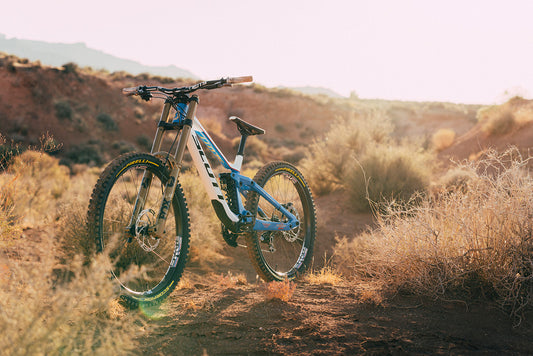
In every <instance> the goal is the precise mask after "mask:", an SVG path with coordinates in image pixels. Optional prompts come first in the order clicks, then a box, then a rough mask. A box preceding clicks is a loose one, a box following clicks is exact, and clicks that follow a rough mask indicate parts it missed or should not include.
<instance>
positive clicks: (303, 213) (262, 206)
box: [257, 172, 310, 278]
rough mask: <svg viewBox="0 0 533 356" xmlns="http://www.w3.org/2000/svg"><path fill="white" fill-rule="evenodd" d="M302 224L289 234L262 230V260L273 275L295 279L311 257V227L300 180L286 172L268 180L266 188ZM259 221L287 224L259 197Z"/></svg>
mask: <svg viewBox="0 0 533 356" xmlns="http://www.w3.org/2000/svg"><path fill="white" fill-rule="evenodd" d="M263 188H264V189H265V190H266V191H267V192H268V193H269V194H270V195H271V196H272V197H273V198H274V199H276V201H278V202H279V203H281V204H282V205H284V206H285V208H286V209H288V210H289V211H290V212H291V213H292V214H293V215H295V216H296V217H297V218H298V220H299V221H300V225H299V226H297V227H296V228H294V229H292V230H289V231H274V232H273V231H258V232H257V236H258V238H259V244H260V246H261V254H262V258H263V260H264V262H265V264H266V266H267V267H268V268H269V269H270V272H271V273H273V274H274V275H277V276H278V277H280V278H285V277H287V278H293V277H295V274H296V271H297V270H298V269H299V268H300V267H301V265H302V263H303V261H304V259H305V257H306V254H307V252H308V251H307V249H308V247H307V242H308V241H307V240H306V239H307V235H308V232H309V228H310V226H309V225H310V219H309V206H308V204H306V197H305V192H304V189H303V187H302V186H301V185H300V184H299V182H298V181H297V179H296V178H295V177H293V176H292V175H290V174H287V173H285V172H277V173H274V174H273V175H272V176H270V177H269V178H268V180H267V181H266V183H265V185H264V187H263ZM257 210H258V214H257V218H259V219H263V220H269V221H276V222H277V221H283V222H285V221H286V218H285V217H284V216H283V214H282V213H281V212H280V211H279V210H277V209H275V208H274V207H273V206H272V205H271V204H269V203H268V202H267V201H266V200H264V199H263V198H259V203H258V209H257Z"/></svg>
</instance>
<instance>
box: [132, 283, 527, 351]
mask: <svg viewBox="0 0 533 356" xmlns="http://www.w3.org/2000/svg"><path fill="white" fill-rule="evenodd" d="M189 276H190V275H189ZM189 278H191V277H189ZM192 278H193V279H194V278H195V277H192ZM362 295H363V294H362V289H361V288H359V287H358V284H357V283H353V284H348V283H346V282H343V283H341V284H340V285H335V286H333V285H312V284H309V283H303V282H301V283H298V285H297V288H296V291H295V293H294V295H293V296H292V298H291V299H290V300H289V301H288V302H283V301H280V300H278V299H271V300H268V299H267V298H266V295H265V293H264V284H244V285H238V284H236V285H234V286H231V287H224V286H221V285H220V283H219V284H217V282H216V280H214V279H212V278H211V280H207V281H205V282H202V283H200V282H198V283H193V284H191V285H190V287H189V288H182V289H179V290H177V291H175V292H174V293H173V294H172V296H171V298H170V299H169V301H168V302H167V303H165V304H164V305H163V306H162V307H161V308H160V309H158V310H150V311H146V313H147V314H152V313H154V312H155V314H156V316H157V317H156V318H154V320H153V321H151V322H150V325H151V326H152V327H153V328H154V329H153V330H152V332H150V333H148V334H147V335H146V336H145V337H144V338H143V339H141V340H140V343H141V345H142V347H141V349H140V350H139V354H153V355H203V354H207V355H296V354H297V355H321V354H324V355H325V354H327V355H331V354H349V355H352V354H376V355H387V354H391V355H403V354H409V355H413V354H456V355H465V354H494V355H506V354H507V355H516V354H530V352H531V351H532V350H533V329H532V328H531V325H525V324H524V325H522V326H521V327H520V328H516V329H514V328H513V327H512V321H511V320H510V319H509V317H507V316H506V315H505V314H503V313H502V312H501V311H499V310H497V309H496V308H495V307H493V306H491V305H488V304H473V305H468V306H467V305H466V304H464V303H458V302H442V301H441V302H433V301H428V300H422V299H419V298H416V297H396V298H393V299H392V300H391V301H387V302H386V303H384V304H382V305H376V304H374V303H372V302H361V300H362Z"/></svg>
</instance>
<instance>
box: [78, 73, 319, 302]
mask: <svg viewBox="0 0 533 356" xmlns="http://www.w3.org/2000/svg"><path fill="white" fill-rule="evenodd" d="M250 81H252V77H251V76H250V77H235V78H222V79H218V80H211V81H204V82H201V83H198V84H195V85H192V86H184V87H179V88H163V87H159V86H138V87H133V88H124V89H123V90H122V91H123V94H125V95H127V96H133V95H137V96H139V97H140V98H141V99H143V100H146V101H149V100H151V99H152V98H159V99H163V100H164V105H163V110H162V112H161V116H160V119H159V122H158V124H157V130H156V133H155V137H154V140H153V143H152V148H151V151H150V153H138V152H131V153H126V154H124V155H122V156H119V157H118V158H116V159H114V160H113V161H112V162H111V163H109V165H108V166H107V167H106V168H105V170H104V171H103V172H102V174H101V175H100V177H99V179H98V181H97V183H96V185H95V187H94V190H93V192H92V195H91V199H90V202H89V209H88V213H87V224H88V230H89V233H90V234H91V235H92V236H94V237H95V238H96V247H97V251H99V252H102V251H106V253H108V254H109V256H110V258H111V260H112V262H113V264H112V267H111V269H112V270H111V275H112V277H113V278H115V279H116V280H117V281H118V284H119V285H120V287H121V298H122V299H123V300H124V301H126V302H128V303H129V304H132V305H139V304H140V303H141V304H144V305H152V304H158V303H160V302H162V301H163V300H164V299H165V298H167V297H168V296H169V294H170V293H171V292H172V291H173V290H174V288H175V287H176V285H177V283H178V281H179V279H180V277H181V275H182V273H183V270H184V268H185V262H186V260H187V255H188V252H189V244H190V241H189V239H190V226H189V222H190V221H189V213H188V208H187V203H186V200H185V196H184V193H183V189H182V187H181V185H180V182H179V173H180V171H181V170H182V168H183V166H182V165H183V158H184V153H185V151H186V149H188V152H189V154H190V156H191V158H192V162H193V164H194V166H195V167H196V170H197V171H198V175H199V178H200V180H201V182H202V183H203V187H204V188H205V190H206V191H207V194H208V196H209V199H210V200H211V204H212V206H213V209H214V211H215V213H216V216H217V217H218V219H219V220H220V221H221V223H222V224H221V233H222V237H223V238H224V240H225V241H226V242H227V243H228V244H229V245H230V246H233V247H237V246H238V243H237V239H239V238H240V237H244V241H245V243H246V245H245V246H246V248H247V249H248V251H249V255H250V257H251V260H252V263H253V265H254V267H255V269H256V271H257V273H258V275H260V276H261V277H262V278H263V279H264V280H265V281H282V280H285V279H289V280H291V279H295V278H297V277H298V276H300V275H301V274H303V273H304V272H305V271H306V269H307V268H308V267H309V265H310V263H311V260H312V255H313V246H314V241H315V233H316V212H315V205H314V202H313V197H312V195H311V190H310V189H309V186H308V184H307V183H306V181H305V179H304V177H303V175H302V174H301V173H300V171H298V169H297V168H296V167H294V166H293V165H292V164H290V163H287V162H271V163H268V164H266V165H265V166H263V167H262V168H261V169H259V171H258V172H257V174H256V175H255V177H254V178H253V179H250V178H248V177H246V176H244V175H241V174H240V172H241V168H242V164H243V157H244V151H245V145H246V139H247V138H248V137H249V136H253V135H262V134H264V133H265V131H264V130H263V129H261V128H259V127H257V126H254V125H252V124H250V123H248V122H246V121H244V120H242V119H240V118H238V117H235V116H232V117H230V118H229V120H231V121H232V122H233V123H235V125H236V128H237V129H238V131H239V133H240V134H241V139H240V143H239V146H238V149H237V153H236V156H235V160H234V161H233V162H230V161H228V159H227V158H226V157H225V156H224V154H223V153H222V152H221V151H220V149H219V148H218V147H217V145H216V144H215V142H214V141H213V140H212V139H211V137H210V136H209V134H208V132H207V131H206V130H205V128H204V127H203V126H202V124H201V123H200V121H199V120H198V118H197V117H196V109H197V106H198V104H199V98H198V95H197V94H192V93H194V92H196V91H198V90H212V89H217V88H221V87H225V86H231V85H233V84H238V83H245V82H250ZM171 112H172V113H174V112H175V115H174V118H172V115H170V113H171ZM169 134H170V136H166V137H170V138H171V141H172V144H171V145H170V148H169V149H166V150H162V142H163V137H164V136H165V135H169ZM172 135H174V136H173V137H174V138H173V140H172ZM167 146H168V145H167ZM204 146H205V147H206V148H207V149H208V150H209V152H210V153H212V155H211V157H210V158H208V157H207V155H206V151H205V149H204ZM213 159H217V160H218V161H220V164H221V166H222V170H224V172H222V173H219V174H218V178H217V176H216V175H215V173H214V171H213V169H212V168H211V164H210V160H213ZM240 240H242V238H241V239H240Z"/></svg>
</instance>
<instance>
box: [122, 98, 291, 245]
mask: <svg viewBox="0 0 533 356" xmlns="http://www.w3.org/2000/svg"><path fill="white" fill-rule="evenodd" d="M197 103H198V99H197V96H196V95H193V96H192V97H191V99H190V101H189V103H188V105H186V106H182V107H181V109H182V110H183V109H186V114H185V115H180V113H179V109H180V107H178V113H177V117H178V120H174V121H173V122H172V123H171V122H169V120H168V118H169V112H170V109H171V107H172V103H171V102H170V101H168V100H167V101H166V102H165V105H164V107H163V112H162V113H161V118H160V123H159V125H158V129H157V132H156V135H155V138H154V142H153V144H152V150H151V153H152V154H153V155H155V156H156V157H159V158H160V159H161V160H162V161H163V162H168V165H169V166H170V168H171V172H170V177H169V179H168V181H167V183H166V186H165V188H164V194H163V196H164V197H163V200H162V202H161V207H160V210H159V213H158V214H157V222H156V224H155V226H153V227H152V228H151V230H152V231H151V233H153V234H154V235H155V236H158V235H159V234H158V232H159V231H164V226H165V221H166V217H167V213H168V210H169V208H170V206H171V202H172V197H173V195H174V191H175V189H176V185H177V181H178V175H179V171H180V169H181V162H182V159H183V155H184V151H185V148H187V149H188V150H189V153H190V155H191V157H192V160H193V162H194V165H195V167H196V169H197V171H198V174H199V176H200V178H201V181H202V183H203V185H204V188H205V190H206V191H207V194H208V196H209V199H210V200H211V203H212V205H213V208H214V210H215V212H216V214H217V216H218V218H219V219H220V221H221V222H222V223H223V224H224V226H226V228H228V229H229V230H230V231H232V232H234V233H239V232H244V231H249V230H257V231H288V230H292V229H294V228H295V227H297V226H298V225H299V221H298V219H297V217H296V216H294V215H293V214H292V213H291V212H289V211H288V209H287V208H286V207H284V206H283V205H282V204H280V203H279V202H277V201H276V200H275V199H274V198H273V197H272V196H271V195H270V194H268V193H267V192H266V191H265V190H264V189H263V188H262V187H261V186H260V185H258V184H256V183H255V182H254V181H253V180H252V179H251V178H248V177H246V176H243V175H241V174H240V171H241V167H242V162H243V152H241V150H239V152H238V153H237V155H236V157H235V161H234V162H233V163H231V162H229V161H228V160H227V159H226V157H225V156H224V154H223V153H222V152H221V151H220V149H219V148H218V147H217V145H216V144H215V142H214V141H213V140H212V139H211V137H210V136H209V134H208V133H207V131H206V130H205V128H204V127H203V126H202V124H201V123H200V121H199V120H198V118H197V117H196V115H195V113H196V106H197ZM180 105H181V104H180ZM180 117H181V118H180ZM176 122H178V124H177V125H175V127H179V129H180V131H181V132H180V134H179V135H180V137H179V140H178V143H177V146H176V151H175V153H174V154H171V153H169V152H160V149H161V142H162V137H163V134H164V132H165V131H166V130H169V129H171V128H172V127H174V126H172V125H173V124H176ZM162 123H163V124H162ZM241 140H244V142H245V141H246V137H245V136H243V137H242V138H241ZM244 142H241V144H242V146H244ZM203 145H205V146H206V147H207V148H208V149H209V151H210V152H211V153H212V154H213V155H214V156H215V157H216V158H217V159H218V160H219V161H220V163H221V164H222V166H223V167H224V168H225V169H226V170H227V173H230V176H231V178H232V179H233V180H234V182H235V187H236V189H237V194H236V200H237V206H238V214H236V213H234V212H233V211H232V210H231V209H230V207H229V205H228V202H227V201H226V199H225V198H224V194H223V192H222V190H221V187H220V184H219V182H218V181H217V179H216V177H215V174H214V172H213V170H212V168H211V164H210V163H209V160H208V158H207V157H206V154H205V151H204V149H203ZM151 179H152V175H151V173H150V172H148V171H145V173H144V176H143V180H142V183H141V187H140V189H139V193H138V195H137V199H136V202H135V208H134V212H133V215H132V217H131V219H132V220H131V222H130V226H131V225H132V224H134V222H135V217H136V216H137V215H138V214H139V212H140V211H142V210H143V207H144V202H145V200H146V197H147V195H148V192H147V187H149V186H150V184H149V183H150V182H151ZM251 191H253V192H256V193H257V194H259V195H260V196H261V197H262V198H263V199H264V200H265V201H267V202H268V203H269V204H271V205H272V206H273V207H274V208H275V209H276V210H278V211H279V212H281V213H282V214H283V216H284V217H285V219H283V221H279V219H276V220H278V221H270V220H268V217H267V216H266V215H265V214H264V213H263V211H262V210H261V209H260V207H259V208H258V213H257V217H253V216H251V214H250V213H249V212H248V211H247V210H246V209H245V208H244V204H243V201H242V197H246V196H247V194H248V193H249V192H251Z"/></svg>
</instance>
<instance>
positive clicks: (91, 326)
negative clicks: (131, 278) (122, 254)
mask: <svg viewBox="0 0 533 356" xmlns="http://www.w3.org/2000/svg"><path fill="white" fill-rule="evenodd" d="M2 265H3V268H4V269H6V270H7V271H8V272H4V273H3V276H5V277H4V282H5V283H2V289H1V290H0V310H1V311H2V312H1V313H0V327H1V328H2V335H1V336H0V349H1V350H2V354H3V355H58V354H80V355H93V354H106V355H108V354H115V355H117V354H128V353H131V352H132V351H133V350H134V349H135V347H136V343H135V340H134V338H135V337H136V336H138V335H140V333H141V332H142V323H141V319H140V318H139V316H138V315H136V314H133V313H126V312H125V311H124V310H122V309H121V307H120V306H119V305H117V303H116V296H117V295H116V290H115V286H114V284H113V282H112V281H110V280H109V278H108V267H107V266H109V262H108V260H107V259H106V257H105V256H103V255H100V256H98V257H97V258H96V260H95V262H94V263H93V264H92V265H91V267H90V268H89V269H84V268H82V267H81V265H79V264H78V265H77V266H71V272H72V273H73V275H72V276H71V277H70V278H69V280H70V281H69V282H64V281H63V282H62V281H61V279H59V280H58V278H57V277H56V275H55V273H54V268H53V267H54V265H53V263H52V261H51V260H50V261H47V262H44V263H43V262H41V263H39V264H32V265H28V264H23V263H22V262H21V261H17V260H6V261H5V262H3V264H2Z"/></svg>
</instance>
